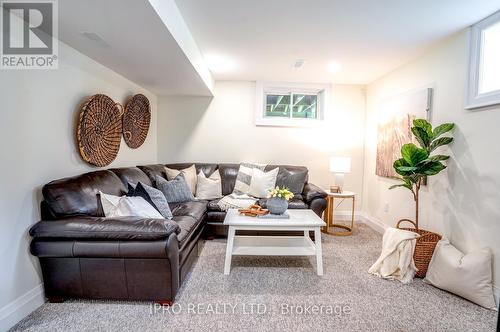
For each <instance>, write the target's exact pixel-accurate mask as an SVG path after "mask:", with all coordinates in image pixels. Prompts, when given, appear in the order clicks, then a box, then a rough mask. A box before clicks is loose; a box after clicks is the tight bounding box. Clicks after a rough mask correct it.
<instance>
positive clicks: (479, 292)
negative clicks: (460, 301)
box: [425, 239, 496, 309]
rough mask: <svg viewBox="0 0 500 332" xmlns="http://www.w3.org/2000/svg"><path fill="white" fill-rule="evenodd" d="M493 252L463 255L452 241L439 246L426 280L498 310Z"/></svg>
mask: <svg viewBox="0 0 500 332" xmlns="http://www.w3.org/2000/svg"><path fill="white" fill-rule="evenodd" d="M491 265H492V255H491V251H490V250H489V249H480V250H477V251H474V252H471V253H468V254H464V253H462V252H461V251H460V250H458V249H457V248H455V247H454V246H453V245H452V244H450V242H449V241H448V240H445V239H443V240H441V241H439V242H438V244H437V245H436V249H435V251H434V255H433V256H432V259H431V262H430V264H429V269H428V270H427V275H426V277H425V281H426V282H427V283H429V284H431V285H434V286H436V287H438V288H441V289H443V290H446V291H448V292H451V293H454V294H457V295H459V296H461V297H463V298H465V299H467V300H469V301H471V302H474V303H476V304H479V305H480V306H482V307H485V308H488V309H496V305H495V299H494V297H493V288H492V278H493V277H492V267H491Z"/></svg>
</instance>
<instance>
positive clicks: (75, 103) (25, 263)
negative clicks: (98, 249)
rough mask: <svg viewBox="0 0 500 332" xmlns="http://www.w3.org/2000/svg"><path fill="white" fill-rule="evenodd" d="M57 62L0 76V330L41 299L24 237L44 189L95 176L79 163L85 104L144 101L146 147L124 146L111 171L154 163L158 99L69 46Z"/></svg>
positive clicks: (37, 276) (37, 215)
mask: <svg viewBox="0 0 500 332" xmlns="http://www.w3.org/2000/svg"><path fill="white" fill-rule="evenodd" d="M59 58H60V60H59V61H60V62H59V69H58V70H24V71H23V70H1V71H0V104H1V109H0V145H1V158H2V162H1V163H0V176H1V186H0V190H1V191H0V225H1V226H0V230H1V231H0V262H1V265H2V268H1V269H0V285H1V287H0V330H3V329H6V328H8V326H9V325H10V324H13V323H15V322H16V321H17V319H20V318H22V317H18V316H16V315H17V314H14V315H10V314H11V313H12V312H14V311H15V310H16V309H21V310H20V311H19V312H22V310H24V309H26V308H28V307H29V304H28V305H27V307H23V304H24V302H26V301H27V302H29V301H30V300H35V301H37V300H40V299H41V296H40V292H39V290H40V287H39V285H40V283H41V277H40V270H39V267H38V262H37V260H36V258H35V257H32V256H31V255H30V254H29V236H28V234H27V231H28V229H29V227H30V226H31V225H32V224H34V223H35V222H36V221H38V220H39V218H40V212H39V202H40V200H41V186H42V185H43V184H45V183H47V182H49V181H50V180H53V179H57V178H62V177H65V176H71V175H76V174H79V173H83V172H86V171H92V170H94V169H96V168H94V167H91V166H89V165H88V164H86V163H85V162H83V161H82V160H81V159H80V157H79V153H78V151H77V146H76V143H75V125H76V121H75V120H76V116H77V115H78V113H79V107H80V105H81V104H82V102H84V100H85V99H86V97H88V96H91V95H93V94H95V93H104V94H106V95H108V96H110V97H111V98H113V100H115V101H117V102H121V103H124V102H125V101H126V100H127V97H129V96H131V95H133V94H135V93H143V94H145V95H146V96H147V97H148V98H149V100H150V101H151V105H152V122H151V127H150V132H149V134H148V137H147V139H146V142H145V143H144V145H143V146H142V147H140V148H139V149H136V150H131V149H129V148H128V147H127V145H126V144H125V142H123V140H122V144H121V147H120V151H119V154H118V157H117V158H116V160H115V161H114V162H113V163H112V164H111V165H110V167H113V166H130V165H137V164H141V163H154V162H156V157H157V133H156V105H157V99H156V96H155V95H152V94H151V93H149V92H148V91H145V90H144V89H142V88H141V87H139V86H137V85H135V84H134V83H132V82H130V81H128V80H127V79H125V78H124V77H122V76H120V75H118V74H116V73H115V72H113V71H111V70H110V69H108V68H106V67H103V66H102V65H100V64H98V63H97V62H95V61H93V60H91V59H89V58H88V57H86V56H84V55H82V54H80V53H78V52H77V51H75V50H74V49H72V48H69V47H68V46H66V45H64V44H60V46H59ZM30 290H31V292H30V293H28V294H26V293H27V292H29V291H30ZM23 294H26V296H24V297H21V296H22V295H23ZM20 297H21V298H20ZM16 299H17V300H18V301H16ZM31 303H33V302H31ZM19 306H20V307H21V308H18V307H19ZM23 308H24V309H23ZM32 309H33V308H32ZM19 312H18V313H19Z"/></svg>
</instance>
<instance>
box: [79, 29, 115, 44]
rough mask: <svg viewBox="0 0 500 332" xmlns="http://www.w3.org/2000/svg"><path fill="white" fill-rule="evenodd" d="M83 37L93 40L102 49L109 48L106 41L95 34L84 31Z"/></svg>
mask: <svg viewBox="0 0 500 332" xmlns="http://www.w3.org/2000/svg"><path fill="white" fill-rule="evenodd" d="M82 35H83V36H85V37H86V38H87V39H90V40H92V41H93V42H95V43H96V44H98V45H99V46H101V47H109V44H108V43H106V41H105V40H104V39H102V37H101V36H99V35H98V34H97V33H95V32H89V31H83V32H82Z"/></svg>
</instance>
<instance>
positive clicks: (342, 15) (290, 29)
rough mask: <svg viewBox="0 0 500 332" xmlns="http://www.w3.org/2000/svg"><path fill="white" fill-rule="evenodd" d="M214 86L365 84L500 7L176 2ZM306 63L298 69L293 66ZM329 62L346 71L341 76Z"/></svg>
mask: <svg viewBox="0 0 500 332" xmlns="http://www.w3.org/2000/svg"><path fill="white" fill-rule="evenodd" d="M176 2H177V5H178V7H179V9H180V11H181V13H182V16H183V17H184V20H185V21H186V23H187V25H188V27H189V29H190V30H191V33H192V34H193V36H194V38H195V40H196V42H197V43H198V47H199V48H200V50H201V52H202V53H203V55H204V56H208V55H217V56H224V57H227V58H228V59H230V60H231V61H234V62H235V63H234V68H233V69H232V70H229V71H227V72H220V73H217V72H213V76H214V78H215V79H216V80H267V81H294V82H321V83H326V82H332V83H343V84H366V83H370V82H371V81H373V80H375V79H377V78H378V77H380V76H382V75H384V74H385V73H388V72H389V71H391V70H393V69H395V68H397V67H398V66H400V65H402V64H404V63H406V62H408V61H410V60H412V59H413V58H415V57H416V56H418V55H419V54H421V53H422V52H423V51H424V50H425V49H426V48H428V47H430V46H431V45H433V44H434V43H436V42H437V41H439V40H441V39H443V38H446V37H448V36H450V35H452V34H453V33H455V32H457V31H459V30H461V29H463V28H465V27H467V26H469V25H471V24H473V23H475V22H476V21H478V20H480V19H482V18H484V17H486V16H488V15H489V14H492V13H493V12H495V11H497V10H499V9H500V1H498V0H377V1H374V0H176ZM297 59H305V64H304V66H303V67H302V68H300V69H293V68H292V67H291V66H292V63H293V62H294V61H295V60H297ZM332 60H336V61H338V62H340V63H341V64H342V67H343V68H342V70H341V71H340V72H338V73H336V74H334V73H331V72H329V71H328V70H327V65H328V63H329V62H331V61H332Z"/></svg>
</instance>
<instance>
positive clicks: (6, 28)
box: [0, 0, 58, 69]
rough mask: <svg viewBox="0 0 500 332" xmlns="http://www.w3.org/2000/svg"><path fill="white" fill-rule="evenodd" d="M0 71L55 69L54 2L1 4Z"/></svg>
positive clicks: (11, 2)
mask: <svg viewBox="0 0 500 332" xmlns="http://www.w3.org/2000/svg"><path fill="white" fill-rule="evenodd" d="M0 5H1V8H2V14H1V18H2V24H1V29H2V31H1V34H0V35H1V37H2V42H1V44H2V45H1V46H2V49H1V62H0V68H1V69H57V66H58V56H57V46H58V43H57V39H56V38H57V4H56V2H55V1H30V2H21V1H13V0H10V1H7V0H4V1H1V2H0Z"/></svg>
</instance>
